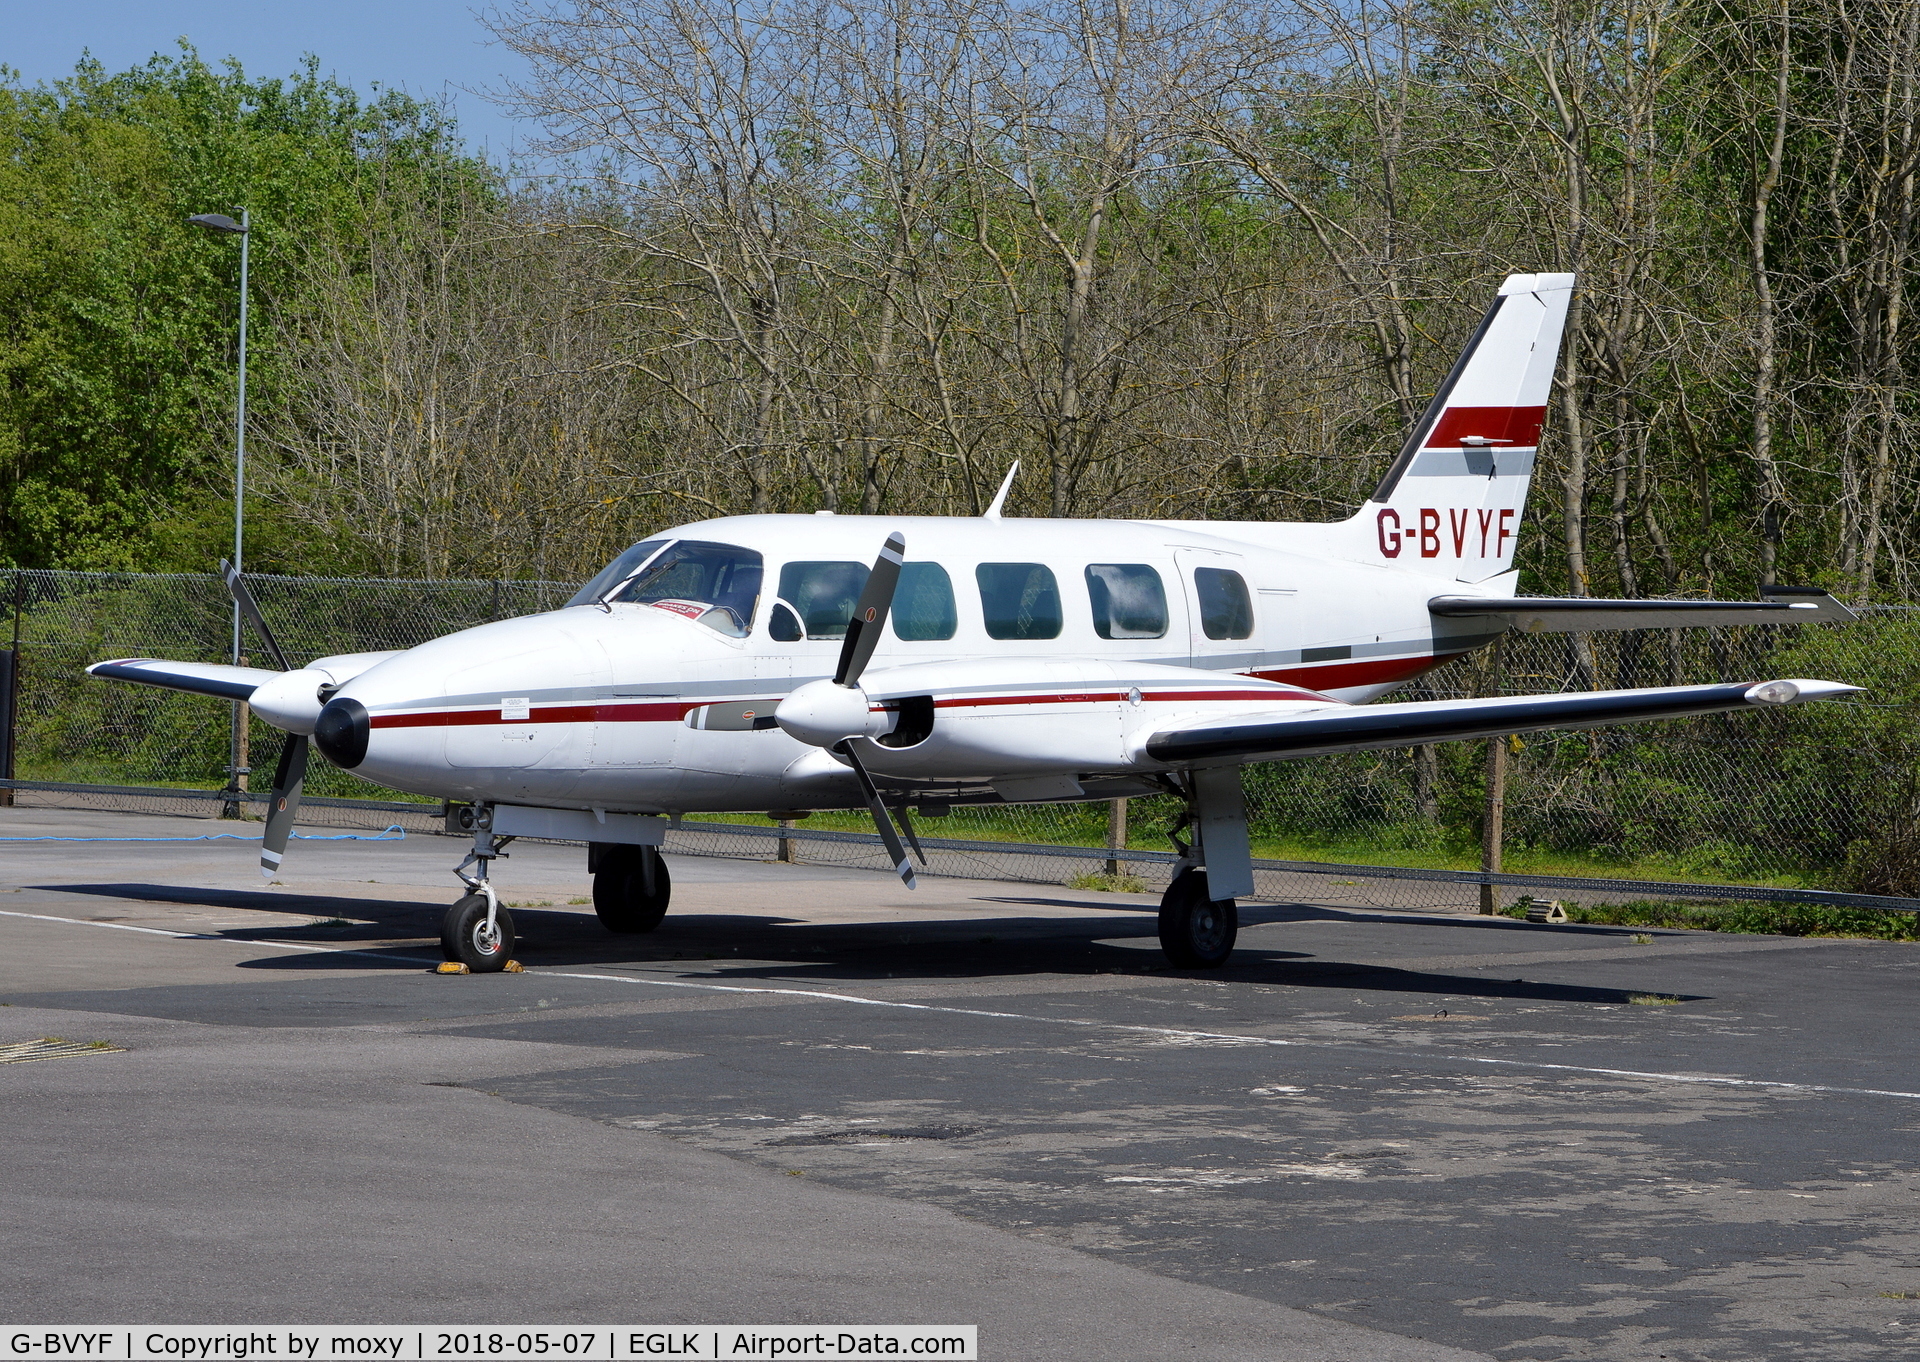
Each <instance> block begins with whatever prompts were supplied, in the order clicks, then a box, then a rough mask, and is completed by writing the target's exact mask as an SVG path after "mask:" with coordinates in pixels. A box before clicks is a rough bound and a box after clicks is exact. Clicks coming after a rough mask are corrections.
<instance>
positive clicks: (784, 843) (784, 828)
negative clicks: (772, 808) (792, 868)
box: [774, 818, 793, 864]
mask: <svg viewBox="0 0 1920 1362" xmlns="http://www.w3.org/2000/svg"><path fill="white" fill-rule="evenodd" d="M774 821H776V822H777V823H779V824H780V856H779V859H781V860H783V861H786V862H787V863H788V864H792V862H793V838H791V837H789V836H788V835H787V834H788V833H790V832H792V831H793V820H792V819H791V818H780V819H776V820H774Z"/></svg>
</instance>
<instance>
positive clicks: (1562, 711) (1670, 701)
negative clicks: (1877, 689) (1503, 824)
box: [1144, 681, 1860, 766]
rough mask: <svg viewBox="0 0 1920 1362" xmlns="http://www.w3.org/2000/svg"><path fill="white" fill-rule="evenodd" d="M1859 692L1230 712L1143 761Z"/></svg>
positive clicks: (1195, 725)
mask: <svg viewBox="0 0 1920 1362" xmlns="http://www.w3.org/2000/svg"><path fill="white" fill-rule="evenodd" d="M1859 689H1860V687H1858V686H1844V685H1841V684H1839V683H1838V682H1834V681H1765V682H1762V683H1760V684H1759V685H1752V684H1749V683H1745V682H1741V683H1737V684H1734V685H1718V686H1655V687H1652V688H1649V689H1646V690H1601V691H1575V692H1571V693H1567V694H1562V695H1521V696H1501V697H1498V698H1495V699H1489V700H1431V701H1423V702H1420V703H1417V704H1406V705H1361V706H1356V707H1353V708H1343V709H1337V710H1329V709H1327V708H1324V707H1322V708H1316V709H1310V710H1300V711H1296V712H1293V713H1286V712H1272V713H1267V714H1247V715H1239V716H1236V717H1234V718H1231V719H1216V718H1205V719H1197V720H1194V721H1191V722H1189V723H1185V724H1180V725H1178V726H1175V727H1173V728H1167V729H1162V730H1160V731H1159V732H1157V733H1155V734H1154V735H1153V736H1152V737H1150V738H1148V739H1147V741H1146V743H1145V747H1144V754H1145V755H1146V756H1148V757H1150V758H1152V759H1153V760H1155V761H1159V762H1165V763H1167V764H1168V765H1175V766H1179V765H1186V764H1188V763H1192V762H1199V763H1207V762H1219V761H1234V762H1240V761H1269V760H1275V759H1279V758H1283V757H1312V756H1321V755H1324V754H1326V753H1329V752H1359V751H1365V750H1367V749H1370V748H1380V747H1412V746H1415V745H1416V744H1420V743H1431V742H1457V741H1462V740H1465V739H1469V738H1491V737H1498V736H1500V735H1503V734H1507V733H1535V732H1540V731H1543V730H1547V729H1563V728H1600V727H1604V726H1606V725H1609V724H1630V723H1644V722H1646V721H1648V720H1652V719H1686V718H1692V717H1693V716H1695V715H1699V714H1721V713H1726V712H1728V711H1731V710H1743V709H1751V708H1762V709H1765V708H1770V707H1772V706H1776V705H1790V704H1794V703H1797V702H1799V701H1803V700H1825V699H1828V698H1830V697H1832V696H1836V695H1847V694H1851V693H1853V692H1854V691H1857V690H1859Z"/></svg>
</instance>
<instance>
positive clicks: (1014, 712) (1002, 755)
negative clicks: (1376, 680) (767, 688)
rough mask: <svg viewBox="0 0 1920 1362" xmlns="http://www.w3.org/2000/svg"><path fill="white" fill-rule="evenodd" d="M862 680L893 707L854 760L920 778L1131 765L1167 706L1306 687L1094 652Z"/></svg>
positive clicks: (1275, 695)
mask: <svg viewBox="0 0 1920 1362" xmlns="http://www.w3.org/2000/svg"><path fill="white" fill-rule="evenodd" d="M863 682H864V689H865V690H866V693H867V695H868V696H869V697H871V699H872V700H873V702H874V703H875V704H876V705H880V706H884V707H885V708H887V709H888V710H889V711H891V713H890V714H889V715H888V716H887V717H888V718H889V720H890V722H891V727H890V728H889V729H888V730H887V731H885V732H884V733H883V734H877V735H875V741H874V743H873V745H872V746H870V747H866V748H863V749H862V751H861V757H862V759H863V760H864V761H865V762H866V763H867V765H868V767H869V768H870V769H871V770H873V771H874V772H876V773H885V774H887V775H892V776H899V777H903V778H913V779H919V780H940V779H959V780H984V779H993V778H995V777H1003V776H1004V777H1015V778H1017V777H1020V776H1023V775H1029V774H1031V775H1044V774H1057V773H1058V772H1060V771H1061V770H1062V769H1065V770H1069V771H1074V772H1078V773H1081V774H1087V775H1092V774H1099V773H1119V772H1125V771H1131V770H1136V769H1138V767H1139V765H1140V761H1139V757H1138V755H1137V753H1136V752H1135V751H1134V750H1133V749H1134V748H1135V746H1136V745H1137V742H1136V738H1137V737H1138V736H1140V735H1144V733H1146V732H1149V731H1151V730H1152V729H1153V728H1155V727H1157V726H1159V725H1160V724H1161V723H1163V722H1165V721H1166V720H1167V719H1168V718H1169V717H1170V716H1172V715H1175V714H1180V715H1197V714H1206V713H1210V712H1214V711H1218V710H1242V711H1244V710H1245V709H1246V708H1247V707H1248V706H1249V704H1254V705H1258V706H1261V707H1263V708H1264V707H1268V706H1271V707H1273V708H1280V707H1282V706H1284V705H1287V704H1289V703H1298V702H1299V701H1300V700H1301V699H1302V698H1304V697H1307V696H1310V693H1309V692H1302V691H1300V690H1299V689H1298V688H1297V687H1293V686H1286V685H1282V684H1279V683H1277V682H1272V681H1261V680H1257V679H1255V678H1252V677H1247V676H1239V675H1235V674H1233V673H1230V672H1200V671H1196V670H1194V669H1193V668H1190V667H1173V666H1165V665H1162V664H1157V663H1125V662H1120V663H1108V662H1101V661H1096V660H1094V659H1091V658H1064V659H1061V660H1058V661H1054V660H1050V659H1045V658H1017V659H1008V660H1007V661H1004V662H929V663H924V664H920V665H916V666H909V667H891V668H888V669H886V670H885V671H880V672H868V673H867V675H866V676H865V677H864V678H863ZM815 684H822V683H818V682H816V683H815ZM807 689H811V687H808V688H807ZM797 693H798V692H796V694H797ZM1311 699H1312V700H1313V701H1315V702H1317V703H1320V704H1325V703H1327V701H1326V700H1325V697H1321V696H1311ZM783 727H784V724H783Z"/></svg>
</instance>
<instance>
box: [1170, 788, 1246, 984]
mask: <svg viewBox="0 0 1920 1362" xmlns="http://www.w3.org/2000/svg"><path fill="white" fill-rule="evenodd" d="M1166 785H1167V789H1168V791H1169V792H1170V793H1173V794H1177V795H1179V796H1180V797H1181V798H1182V799H1183V800H1184V801H1185V803H1186V808H1185V809H1184V810H1183V811H1182V813H1181V815H1180V821H1179V822H1178V823H1176V824H1174V826H1173V828H1172V830H1171V831H1170V832H1168V834H1167V837H1168V840H1170V841H1171V842H1172V843H1173V846H1174V850H1175V851H1177V852H1179V854H1180V860H1179V861H1178V862H1177V863H1176V866H1175V869H1174V875H1173V883H1171V884H1169V885H1168V886H1167V892H1166V893H1165V894H1163V895H1162V896H1161V898H1160V949H1161V950H1163V951H1165V952H1166V953H1167V959H1168V960H1170V961H1172V962H1173V964H1175V965H1176V966H1178V967H1179V968H1181V969H1218V968H1219V967H1220V966H1221V965H1224V964H1226V963H1227V957H1228V956H1230V955H1232V954H1233V943H1234V941H1235V939H1236V938H1237V937H1238V936H1239V935H1240V908H1239V905H1238V904H1237V903H1235V902H1234V900H1235V898H1236V897H1237V896H1238V895H1241V894H1251V893H1252V892H1253V857H1252V852H1251V849H1250V848H1249V846H1248V844H1247V808H1246V801H1245V797H1244V796H1243V795H1242V794H1241V791H1240V772H1239V770H1238V768H1235V767H1224V768H1214V769H1204V770H1198V771H1189V772H1187V773H1186V775H1185V777H1184V778H1181V777H1168V778H1167V780H1166ZM1183 831H1184V832H1190V833H1191V834H1192V837H1193V840H1192V842H1191V843H1189V842H1185V841H1182V840H1181V838H1180V834H1181V833H1182V832H1183Z"/></svg>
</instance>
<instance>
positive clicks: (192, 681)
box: [87, 657, 280, 700]
mask: <svg viewBox="0 0 1920 1362" xmlns="http://www.w3.org/2000/svg"><path fill="white" fill-rule="evenodd" d="M87 673H88V675H90V676H104V677H106V678H107V679H108V680H109V681H137V682H139V683H140V684H141V685H143V686H163V687H165V688H166V689H168V690H184V691H188V692H190V693H192V694H194V695H212V696H216V697H218V698H219V699H222V700H245V699H248V698H250V697H251V696H252V695H253V693H254V691H256V690H258V689H259V688H260V687H261V686H263V685H265V684H266V683H267V682H269V681H271V680H273V678H274V677H276V676H278V675H280V673H279V672H271V671H264V670H262V669H261V668H259V667H229V666H225V665H224V664H221V663H218V662H168V661H166V660H164V659H162V658H157V657H123V658H119V659H117V660H115V661H112V662H96V663H94V664H93V665H92V666H91V667H88V668H87Z"/></svg>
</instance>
